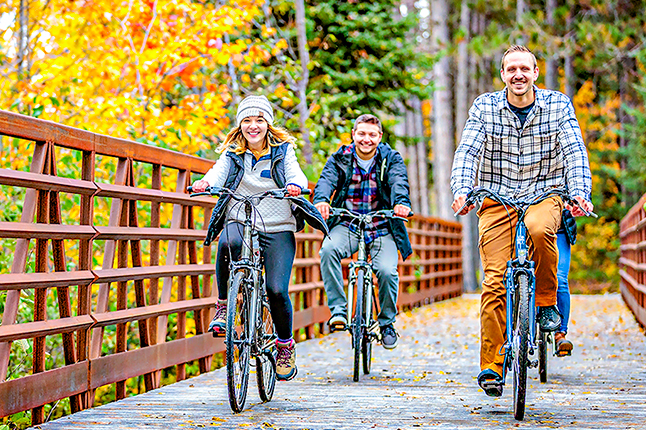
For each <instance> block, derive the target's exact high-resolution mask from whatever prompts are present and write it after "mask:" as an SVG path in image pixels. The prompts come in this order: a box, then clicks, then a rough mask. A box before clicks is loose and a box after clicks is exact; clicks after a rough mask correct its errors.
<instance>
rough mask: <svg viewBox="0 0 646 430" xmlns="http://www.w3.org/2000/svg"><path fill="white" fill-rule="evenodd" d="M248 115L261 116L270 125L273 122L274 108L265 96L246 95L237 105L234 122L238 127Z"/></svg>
mask: <svg viewBox="0 0 646 430" xmlns="http://www.w3.org/2000/svg"><path fill="white" fill-rule="evenodd" d="M250 116H262V117H263V118H265V120H266V121H267V123H269V124H270V125H273V124H274V110H273V109H272V107H271V103H269V100H267V97H265V96H248V97H246V98H245V99H244V100H242V101H241V102H240V104H239V105H238V113H236V124H237V125H238V127H240V123H242V120H243V119H245V118H247V117H250Z"/></svg>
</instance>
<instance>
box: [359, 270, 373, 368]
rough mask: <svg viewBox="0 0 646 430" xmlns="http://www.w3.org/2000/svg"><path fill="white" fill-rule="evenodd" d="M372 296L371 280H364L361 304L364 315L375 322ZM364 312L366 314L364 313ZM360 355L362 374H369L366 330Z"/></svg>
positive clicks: (369, 353)
mask: <svg viewBox="0 0 646 430" xmlns="http://www.w3.org/2000/svg"><path fill="white" fill-rule="evenodd" d="M373 296H374V291H373V288H372V279H366V280H365V287H364V295H363V303H364V315H370V316H371V320H372V321H374V320H376V318H375V315H374V312H375V308H374V307H373V306H372V298H373ZM366 310H367V311H368V312H366ZM372 321H367V322H366V327H370V326H371V325H372ZM361 355H362V357H363V374H364V375H369V374H370V366H371V362H372V337H371V336H370V333H369V331H368V328H366V330H365V331H364V336H363V343H362V345H361Z"/></svg>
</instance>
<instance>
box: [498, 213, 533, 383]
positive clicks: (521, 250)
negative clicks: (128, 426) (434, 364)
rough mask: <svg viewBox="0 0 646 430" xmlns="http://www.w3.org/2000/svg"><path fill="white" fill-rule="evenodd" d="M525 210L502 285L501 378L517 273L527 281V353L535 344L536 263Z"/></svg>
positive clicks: (510, 332)
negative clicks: (504, 333) (503, 339)
mask: <svg viewBox="0 0 646 430" xmlns="http://www.w3.org/2000/svg"><path fill="white" fill-rule="evenodd" d="M524 218H525V210H522V211H519V213H518V222H517V223H516V235H515V239H514V240H515V244H516V246H515V251H514V255H515V258H514V259H512V260H509V261H508V262H507V270H506V272H505V276H504V284H505V289H506V297H507V300H506V301H507V306H506V307H507V309H506V311H507V318H506V320H507V321H506V327H507V341H506V342H505V343H504V344H503V346H502V348H504V349H505V365H503V374H502V378H503V380H504V379H505V376H506V373H507V367H508V366H507V360H509V359H511V357H510V354H511V351H512V348H511V344H512V343H513V342H514V338H513V316H514V294H515V293H516V278H517V276H518V274H519V273H521V272H522V273H525V274H526V275H527V278H528V279H529V345H528V346H529V351H530V354H533V353H534V350H535V349H536V348H537V344H536V295H535V293H536V276H535V274H534V267H535V265H536V263H534V261H532V260H530V259H529V248H528V246H527V226H526V225H525V219H524Z"/></svg>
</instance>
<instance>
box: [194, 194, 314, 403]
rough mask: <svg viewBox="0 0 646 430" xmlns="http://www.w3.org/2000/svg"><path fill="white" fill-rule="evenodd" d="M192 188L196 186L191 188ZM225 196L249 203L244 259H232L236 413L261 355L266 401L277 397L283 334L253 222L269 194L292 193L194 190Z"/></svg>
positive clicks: (229, 346) (229, 341)
mask: <svg viewBox="0 0 646 430" xmlns="http://www.w3.org/2000/svg"><path fill="white" fill-rule="evenodd" d="M191 191H192V187H189V192H191ZM310 192H311V191H310V190H307V189H304V190H302V191H301V193H302V194H309V193H310ZM223 194H226V195H229V196H230V197H231V198H232V199H233V200H235V201H236V202H238V203H239V204H241V205H243V206H244V211H245V221H244V227H243V233H242V238H243V241H242V243H243V244H242V251H241V254H240V258H239V259H238V261H231V263H230V268H231V270H230V275H229V280H228V296H227V300H228V301H227V319H226V335H225V340H224V342H225V345H226V357H227V360H226V367H227V392H228V396H229V404H230V406H231V409H232V410H233V412H241V411H242V410H243V409H244V405H245V402H246V399H247V388H248V384H249V372H250V361H251V359H252V358H254V359H255V367H256V382H257V385H258V394H259V395H260V399H261V400H262V401H263V402H268V401H270V400H271V398H272V397H273V394H274V388H275V386H276V355H277V348H276V339H277V336H276V334H275V333H274V323H273V320H272V318H271V310H270V307H269V299H268V297H267V292H266V290H265V278H264V270H263V258H262V256H261V252H260V247H259V241H258V233H259V231H258V230H257V229H256V228H254V226H253V221H252V212H253V207H254V206H257V205H258V203H260V201H261V200H263V199H265V198H274V199H284V198H288V194H287V191H286V190H285V189H279V190H268V191H263V192H261V193H258V194H254V195H251V196H245V195H241V194H238V193H235V192H234V191H231V190H229V189H226V188H213V187H207V189H206V191H205V192H202V193H193V194H191V197H194V196H202V195H210V196H217V197H220V196H222V195H223ZM214 336H215V333H214Z"/></svg>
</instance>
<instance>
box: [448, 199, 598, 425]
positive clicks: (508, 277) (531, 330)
mask: <svg viewBox="0 0 646 430" xmlns="http://www.w3.org/2000/svg"><path fill="white" fill-rule="evenodd" d="M552 196H555V197H560V198H561V199H563V200H564V201H566V202H568V203H569V204H572V205H577V206H579V207H580V205H579V203H578V202H577V201H576V200H574V199H572V198H571V197H570V196H569V194H568V193H567V192H566V191H565V190H564V189H562V188H553V189H549V190H547V191H545V192H544V193H542V194H540V195H539V196H537V197H534V198H533V199H531V200H529V201H526V202H523V201H513V200H511V199H509V198H506V197H503V196H500V195H499V194H497V193H496V192H494V191H491V190H489V189H486V188H477V189H474V190H473V191H471V192H470V193H469V194H468V195H467V200H466V202H465V203H464V205H463V206H462V207H461V208H460V209H459V210H458V211H457V212H456V216H457V214H459V213H461V212H462V210H463V209H464V208H465V207H468V206H471V205H472V204H475V203H476V202H479V201H481V200H482V199H484V198H485V197H488V198H490V199H492V200H494V201H496V202H497V203H500V204H501V205H503V206H504V207H505V210H507V209H508V208H511V209H513V210H515V211H516V213H517V215H518V221H517V223H516V232H515V235H514V239H513V243H512V248H513V249H514V254H513V255H512V258H511V260H509V261H508V262H507V270H506V271H505V274H504V278H503V282H504V285H505V289H506V302H507V306H506V330H507V331H506V332H507V341H506V342H505V343H504V344H503V345H502V347H501V350H503V349H504V350H505V353H504V356H505V360H504V364H503V375H502V383H503V385H504V383H505V379H506V374H507V371H508V370H511V371H512V374H513V375H512V377H513V395H514V418H516V420H518V421H521V420H523V418H524V417H525V397H526V393H527V369H528V368H533V367H539V377H540V378H541V382H544V381H542V378H545V380H547V342H548V336H547V332H544V331H543V330H541V329H540V327H539V324H538V322H537V321H536V313H537V312H536V305H535V287H536V278H535V276H534V266H535V264H534V262H533V261H532V260H530V259H529V247H528V245H527V226H526V225H525V214H526V212H527V209H528V208H529V207H530V206H532V205H535V204H537V203H540V202H542V201H543V200H545V199H547V198H549V197H552ZM581 209H583V208H581ZM507 212H508V211H507ZM584 212H585V213H586V215H591V216H595V217H596V214H594V213H593V212H587V211H585V210H584ZM508 213H509V212H508ZM537 332H538V333H539V337H538V342H537V336H536V333H537ZM535 353H537V355H538V358H537V359H536V360H530V359H529V356H534V354H535ZM492 383H497V382H495V381H493V382H492ZM485 384H486V382H485Z"/></svg>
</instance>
